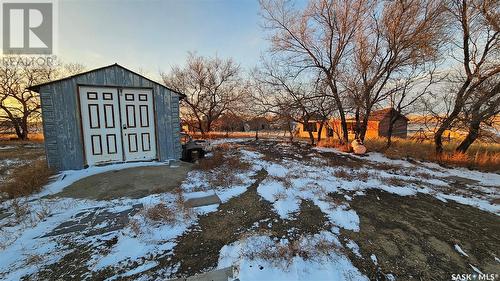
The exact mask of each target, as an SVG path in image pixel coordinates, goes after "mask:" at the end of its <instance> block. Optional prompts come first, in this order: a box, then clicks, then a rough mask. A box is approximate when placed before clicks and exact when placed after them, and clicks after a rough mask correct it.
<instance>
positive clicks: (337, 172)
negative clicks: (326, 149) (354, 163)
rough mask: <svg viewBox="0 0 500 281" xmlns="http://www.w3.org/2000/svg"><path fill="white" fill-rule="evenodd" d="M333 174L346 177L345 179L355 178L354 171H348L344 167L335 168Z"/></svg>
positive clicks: (337, 176) (342, 177)
mask: <svg viewBox="0 0 500 281" xmlns="http://www.w3.org/2000/svg"><path fill="white" fill-rule="evenodd" d="M333 175H334V176H335V177H336V178H341V179H345V180H349V181H352V180H353V179H354V174H353V173H352V172H348V171H346V170H344V169H338V170H335V172H333Z"/></svg>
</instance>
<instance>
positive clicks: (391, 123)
mask: <svg viewBox="0 0 500 281" xmlns="http://www.w3.org/2000/svg"><path fill="white" fill-rule="evenodd" d="M396 117H397V114H396V116H393V115H392V113H391V118H390V119H389V128H387V144H386V146H385V147H386V148H389V147H390V146H391V142H392V131H393V130H394V124H395V123H396V120H398V119H397V118H396Z"/></svg>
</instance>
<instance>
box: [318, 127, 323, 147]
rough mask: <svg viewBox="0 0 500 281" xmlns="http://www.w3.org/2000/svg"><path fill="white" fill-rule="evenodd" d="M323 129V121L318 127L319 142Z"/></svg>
mask: <svg viewBox="0 0 500 281" xmlns="http://www.w3.org/2000/svg"><path fill="white" fill-rule="evenodd" d="M322 131H323V122H321V124H320V125H319V129H318V143H319V142H320V141H321V132H322Z"/></svg>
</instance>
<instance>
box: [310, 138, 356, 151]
mask: <svg viewBox="0 0 500 281" xmlns="http://www.w3.org/2000/svg"><path fill="white" fill-rule="evenodd" d="M317 146H318V147H326V148H335V149H337V150H339V151H342V152H351V151H352V147H351V146H350V145H346V144H341V143H340V142H339V140H338V139H334V138H329V139H322V140H320V141H319V142H318V144H317Z"/></svg>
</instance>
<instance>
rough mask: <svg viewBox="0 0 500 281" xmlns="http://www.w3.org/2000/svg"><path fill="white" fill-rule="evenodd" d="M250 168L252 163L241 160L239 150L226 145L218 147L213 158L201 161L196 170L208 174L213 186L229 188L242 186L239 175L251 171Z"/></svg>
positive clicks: (213, 152) (213, 153)
mask: <svg viewBox="0 0 500 281" xmlns="http://www.w3.org/2000/svg"><path fill="white" fill-rule="evenodd" d="M250 167H251V165H250V163H248V162H246V161H243V160H242V159H241V154H240V153H239V151H238V150H237V148H235V147H234V146H232V145H229V144H224V145H220V146H218V147H216V148H215V149H214V150H213V151H212V155H211V156H209V157H206V158H203V159H200V160H199V161H198V164H196V165H195V167H194V168H195V169H199V170H202V171H204V172H205V173H206V176H207V180H208V182H209V184H210V185H211V186H220V187H228V186H231V185H235V184H240V183H241V180H240V179H239V178H238V177H237V174H238V173H240V172H243V171H247V170H249V169H250ZM228 171H231V172H230V173H229V172H228Z"/></svg>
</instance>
